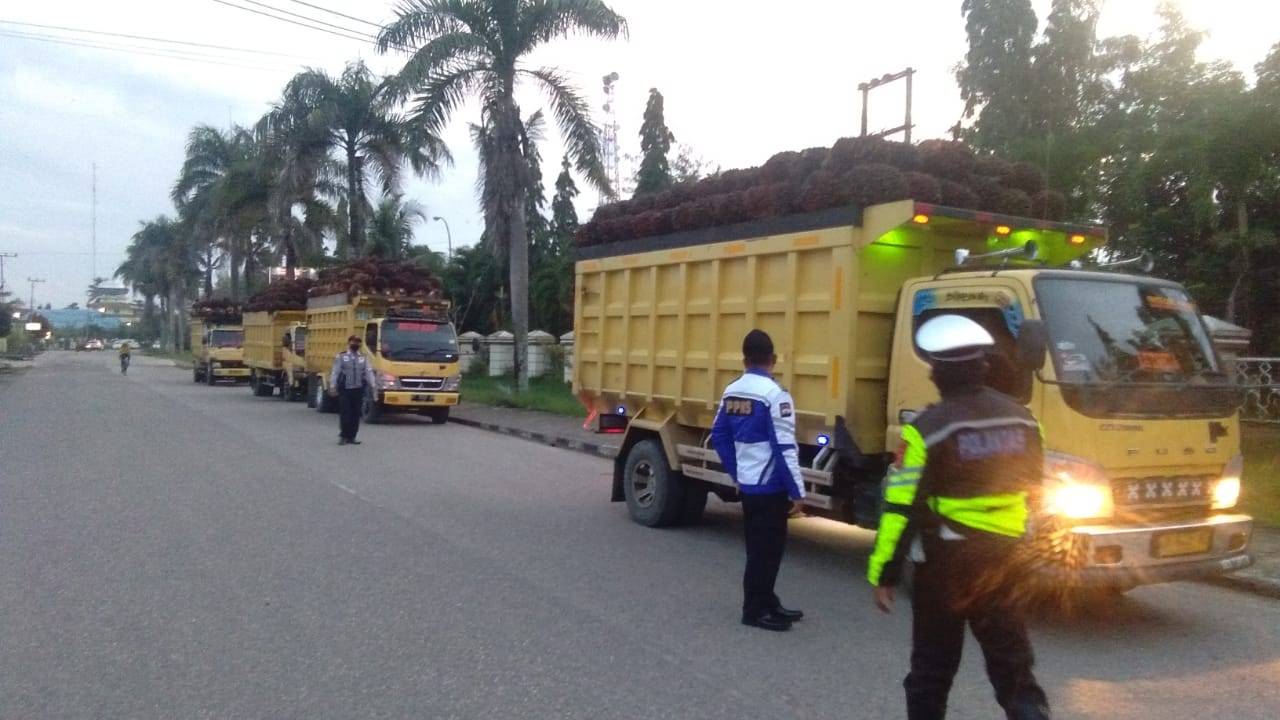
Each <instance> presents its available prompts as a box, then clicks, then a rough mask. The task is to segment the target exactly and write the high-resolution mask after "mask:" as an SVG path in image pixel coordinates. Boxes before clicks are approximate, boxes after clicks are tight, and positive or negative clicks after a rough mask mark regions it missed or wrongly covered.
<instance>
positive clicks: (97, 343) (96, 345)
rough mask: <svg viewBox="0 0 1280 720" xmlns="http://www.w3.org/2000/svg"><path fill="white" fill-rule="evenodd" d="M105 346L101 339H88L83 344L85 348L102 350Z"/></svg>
mask: <svg viewBox="0 0 1280 720" xmlns="http://www.w3.org/2000/svg"><path fill="white" fill-rule="evenodd" d="M104 348H105V346H104V345H103V344H102V341H101V340H90V341H88V342H86V343H85V344H84V349H85V350H102V349H104Z"/></svg>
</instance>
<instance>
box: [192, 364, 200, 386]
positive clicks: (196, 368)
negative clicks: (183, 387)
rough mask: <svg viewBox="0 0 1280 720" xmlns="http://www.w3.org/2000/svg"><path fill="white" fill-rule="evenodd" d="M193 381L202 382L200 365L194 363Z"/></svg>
mask: <svg viewBox="0 0 1280 720" xmlns="http://www.w3.org/2000/svg"><path fill="white" fill-rule="evenodd" d="M191 382H196V383H198V382H200V366H199V365H193V366H192V367H191Z"/></svg>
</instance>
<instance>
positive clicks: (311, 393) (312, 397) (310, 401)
mask: <svg viewBox="0 0 1280 720" xmlns="http://www.w3.org/2000/svg"><path fill="white" fill-rule="evenodd" d="M318 384H319V383H318V382H317V381H316V379H315V378H308V379H307V386H306V388H305V389H303V391H302V394H303V396H305V397H306V398H307V407H309V408H311V409H313V410H314V409H316V408H317V407H319V405H318V404H317V402H316V385H318Z"/></svg>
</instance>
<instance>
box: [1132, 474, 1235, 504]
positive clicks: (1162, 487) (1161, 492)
mask: <svg viewBox="0 0 1280 720" xmlns="http://www.w3.org/2000/svg"><path fill="white" fill-rule="evenodd" d="M1111 498H1112V500H1114V501H1115V505H1116V507H1122V508H1134V509H1141V508H1155V507H1187V506H1196V505H1208V504H1210V502H1211V501H1212V499H1213V477H1212V476H1209V475H1181V476H1174V477H1145V478H1120V479H1117V480H1114V481H1112V483H1111Z"/></svg>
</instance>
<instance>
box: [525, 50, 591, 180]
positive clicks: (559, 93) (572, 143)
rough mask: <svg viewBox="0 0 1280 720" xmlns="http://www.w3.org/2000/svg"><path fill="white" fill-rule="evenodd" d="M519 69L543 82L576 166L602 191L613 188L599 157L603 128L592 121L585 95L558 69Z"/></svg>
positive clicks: (566, 146) (569, 153) (540, 83)
mask: <svg viewBox="0 0 1280 720" xmlns="http://www.w3.org/2000/svg"><path fill="white" fill-rule="evenodd" d="M519 72H520V73H523V74H525V75H528V76H530V77H533V78H534V79H536V80H537V81H538V83H539V85H541V86H542V89H543V91H544V92H545V93H546V95H547V100H548V102H549V103H550V104H551V112H552V114H553V115H555V118H556V124H557V125H558V126H559V127H560V133H561V134H562V135H564V142H565V150H566V151H567V153H568V155H569V157H570V158H572V159H573V163H574V167H575V168H577V170H578V172H579V173H581V174H582V175H583V177H585V178H586V179H587V182H589V183H591V184H592V185H593V186H595V187H596V188H597V189H599V190H600V191H601V192H604V193H606V194H607V193H611V192H612V191H613V188H611V187H610V186H609V178H608V176H607V175H606V174H605V171H604V163H603V161H602V160H601V158H600V130H599V128H597V127H596V125H595V123H593V122H592V121H591V111H590V109H589V107H588V105H587V101H586V99H585V98H583V97H582V95H580V94H579V93H578V91H577V90H575V89H574V88H573V86H572V85H570V84H569V81H568V80H567V79H566V78H565V77H564V76H562V75H561V74H559V73H558V72H556V71H555V70H552V69H550V68H541V69H538V70H520V71H519Z"/></svg>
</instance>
